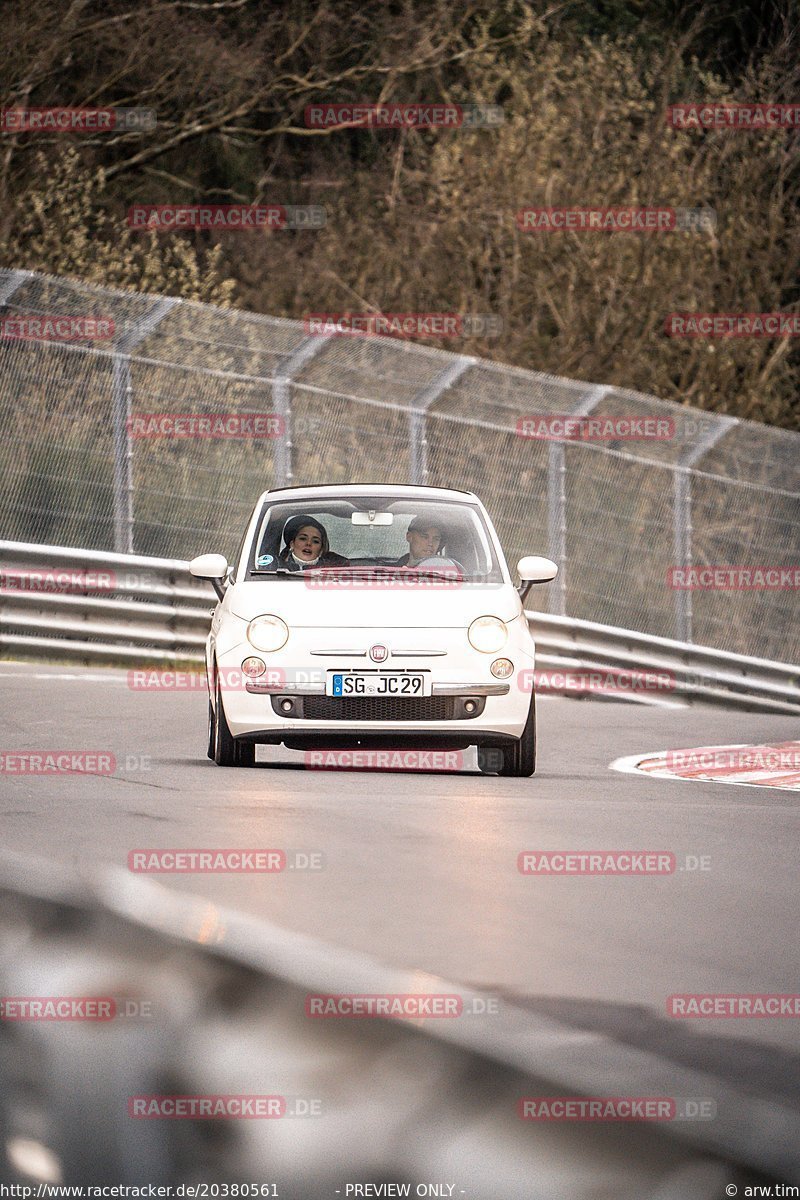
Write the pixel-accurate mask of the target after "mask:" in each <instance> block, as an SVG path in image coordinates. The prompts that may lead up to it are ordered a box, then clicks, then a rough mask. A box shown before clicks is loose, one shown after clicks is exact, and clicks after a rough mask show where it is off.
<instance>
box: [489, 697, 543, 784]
mask: <svg viewBox="0 0 800 1200" xmlns="http://www.w3.org/2000/svg"><path fill="white" fill-rule="evenodd" d="M535 770H536V696H535V695H534V696H531V706H530V709H529V710H528V719H527V721H526V722H525V728H524V729H523V731H522V737H521V738H520V739H519V741H517V742H514V744H513V745H511V746H504V747H503V765H502V767H501V768H500V770H499V771H498V775H505V776H511V777H512V778H516V779H527V778H528V776H530V775H533V773H534V771H535Z"/></svg>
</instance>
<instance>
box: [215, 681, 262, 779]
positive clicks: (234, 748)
mask: <svg viewBox="0 0 800 1200" xmlns="http://www.w3.org/2000/svg"><path fill="white" fill-rule="evenodd" d="M216 707H217V711H216V715H215V719H214V762H215V763H216V764H217V766H218V767H252V766H254V764H255V761H256V748H255V745H254V743H253V742H242V741H237V739H236V738H235V737H234V736H233V734H232V733H231V731H230V729H229V728H228V722H227V720H226V719H225V709H224V708H223V707H222V693H221V692H220V687H219V680H217V706H216Z"/></svg>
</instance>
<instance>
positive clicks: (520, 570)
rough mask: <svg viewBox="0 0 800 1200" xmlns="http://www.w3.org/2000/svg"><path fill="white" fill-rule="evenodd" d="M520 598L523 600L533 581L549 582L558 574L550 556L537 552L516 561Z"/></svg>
mask: <svg viewBox="0 0 800 1200" xmlns="http://www.w3.org/2000/svg"><path fill="white" fill-rule="evenodd" d="M517 574H518V575H519V581H520V582H519V587H518V588H517V591H518V592H519V597H520V600H524V599H525V597H526V596H527V594H528V592H529V591H530V590H531V588H532V587H533V585H534V584H535V583H550V582H551V581H552V580H553V579H555V577H556V575H557V574H558V567H557V566H556V564H555V563H554V562H553V561H552V559H550V558H542V556H541V555H539V554H527V555H526V556H525V558H521V559H520V560H519V562H518V563H517Z"/></svg>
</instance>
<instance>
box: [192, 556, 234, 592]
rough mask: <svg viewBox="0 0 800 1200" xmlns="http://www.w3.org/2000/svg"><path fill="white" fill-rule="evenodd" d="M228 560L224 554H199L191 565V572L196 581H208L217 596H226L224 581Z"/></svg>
mask: <svg viewBox="0 0 800 1200" xmlns="http://www.w3.org/2000/svg"><path fill="white" fill-rule="evenodd" d="M228 569H229V568H228V560H227V558H226V557H225V555H224V554H199V555H198V556H197V558H193V559H192V561H191V562H190V563H189V572H190V574H192V575H194V577H195V579H207V580H208V582H209V583H210V584H211V586H212V587H213V589H214V591H215V592H216V593H217V596H218V597H219V598H220V600H221V599H222V597H223V596H224V595H225V591H224V588H223V586H222V581H223V580H224V579H225V576H226V574H227V572H228Z"/></svg>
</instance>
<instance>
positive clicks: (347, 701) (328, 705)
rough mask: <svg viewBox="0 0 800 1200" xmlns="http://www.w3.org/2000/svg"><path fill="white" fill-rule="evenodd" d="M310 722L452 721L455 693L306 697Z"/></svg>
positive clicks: (305, 701) (306, 711) (304, 710)
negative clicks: (442, 694) (449, 694)
mask: <svg viewBox="0 0 800 1200" xmlns="http://www.w3.org/2000/svg"><path fill="white" fill-rule="evenodd" d="M303 717H304V718H305V719H306V720H308V721H452V720H454V719H455V698H454V697H453V696H398V697H394V696H346V697H339V696H304V697H303Z"/></svg>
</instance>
